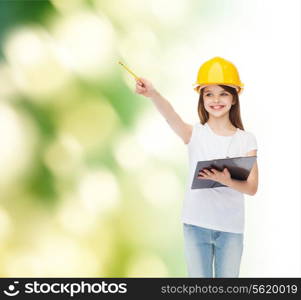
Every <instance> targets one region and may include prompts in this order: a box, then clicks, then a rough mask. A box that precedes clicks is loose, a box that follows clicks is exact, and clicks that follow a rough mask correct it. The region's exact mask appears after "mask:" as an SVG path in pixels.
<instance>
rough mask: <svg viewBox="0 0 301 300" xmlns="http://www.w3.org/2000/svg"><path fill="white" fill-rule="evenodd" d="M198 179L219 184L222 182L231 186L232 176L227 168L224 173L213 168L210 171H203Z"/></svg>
mask: <svg viewBox="0 0 301 300" xmlns="http://www.w3.org/2000/svg"><path fill="white" fill-rule="evenodd" d="M197 178H198V179H210V180H214V181H217V182H220V183H221V184H224V185H229V182H230V181H231V174H230V173H229V171H228V169H227V168H224V170H223V171H218V170H216V169H213V168H211V169H210V170H209V169H203V170H202V171H200V172H199V174H198V177H197Z"/></svg>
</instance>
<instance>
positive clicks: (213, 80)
mask: <svg viewBox="0 0 301 300" xmlns="http://www.w3.org/2000/svg"><path fill="white" fill-rule="evenodd" d="M210 84H223V85H228V86H231V87H234V88H235V89H236V91H237V93H238V94H240V93H241V92H242V90H243V88H244V84H243V83H242V82H241V81H240V78H239V74H238V71H237V69H236V67H235V66H234V65H233V64H232V63H231V62H230V61H228V60H225V59H223V58H221V57H218V56H216V57H214V58H212V59H210V60H208V61H206V62H205V63H203V64H202V65H201V67H200V68H199V71H198V76H197V81H196V82H195V83H194V84H193V85H194V90H195V91H196V92H198V93H199V92H200V90H201V89H202V88H204V87H205V86H208V85H210Z"/></svg>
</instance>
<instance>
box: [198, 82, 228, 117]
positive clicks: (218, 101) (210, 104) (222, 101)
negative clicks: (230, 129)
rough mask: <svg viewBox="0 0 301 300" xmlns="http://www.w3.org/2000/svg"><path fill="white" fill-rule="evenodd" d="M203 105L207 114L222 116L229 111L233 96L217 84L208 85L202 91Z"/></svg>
mask: <svg viewBox="0 0 301 300" xmlns="http://www.w3.org/2000/svg"><path fill="white" fill-rule="evenodd" d="M203 99H204V106H205V109H206V111H207V112H208V113H209V115H213V116H214V117H217V118H219V117H222V116H224V115H225V114H227V113H229V111H230V109H231V106H232V104H234V103H233V96H232V95H231V94H230V93H229V92H227V91H226V90H224V89H223V88H222V87H220V86H218V85H209V86H206V87H205V88H204V91H203Z"/></svg>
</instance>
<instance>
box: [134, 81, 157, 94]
mask: <svg viewBox="0 0 301 300" xmlns="http://www.w3.org/2000/svg"><path fill="white" fill-rule="evenodd" d="M135 92H136V93H137V94H139V95H142V96H145V97H147V98H151V97H152V96H153V95H154V94H155V93H156V92H157V91H156V89H155V88H154V87H153V85H152V84H151V82H150V81H148V80H147V79H145V78H139V79H137V80H136V90H135Z"/></svg>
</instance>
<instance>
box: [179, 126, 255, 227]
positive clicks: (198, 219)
mask: <svg viewBox="0 0 301 300" xmlns="http://www.w3.org/2000/svg"><path fill="white" fill-rule="evenodd" d="M187 147H188V155H189V157H188V158H189V176H188V181H187V185H186V191H185V198H184V202H183V209H182V222H183V223H186V224H192V225H197V226H201V227H205V228H208V229H213V230H218V231H226V232H234V233H243V232H244V225H245V224H244V223H245V222H244V221H245V220H244V214H245V211H244V201H245V200H244V194H243V193H241V192H239V191H237V190H234V189H232V188H230V187H217V188H208V189H191V184H192V180H193V175H194V172H195V167H196V164H197V162H198V161H201V160H211V159H218V158H226V157H227V156H228V157H230V158H231V157H239V156H247V152H249V151H251V150H254V149H257V142H256V138H255V136H254V135H253V134H252V133H251V132H248V131H244V130H241V129H239V128H237V130H236V132H235V134H233V135H231V136H221V135H218V134H216V133H215V132H214V131H213V130H212V129H211V128H210V126H209V125H208V124H207V123H205V124H204V125H202V124H201V123H199V122H198V123H196V124H195V125H194V126H193V130H192V136H191V139H190V141H189V143H188V144H187ZM200 180H201V179H200Z"/></svg>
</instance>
